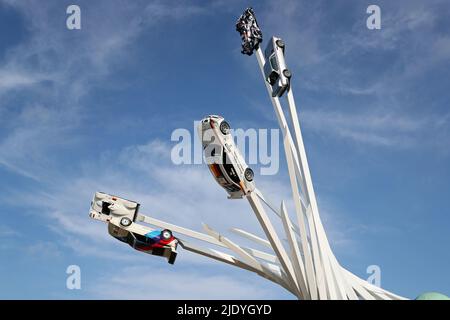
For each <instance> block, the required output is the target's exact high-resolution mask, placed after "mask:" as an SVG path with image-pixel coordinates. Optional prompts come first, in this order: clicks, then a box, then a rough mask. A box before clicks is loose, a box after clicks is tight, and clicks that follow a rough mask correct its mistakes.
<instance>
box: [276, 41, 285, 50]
mask: <svg viewBox="0 0 450 320" xmlns="http://www.w3.org/2000/svg"><path fill="white" fill-rule="evenodd" d="M275 43H276V45H277V46H278V47H280V48H281V49H284V47H285V44H284V41H283V40H281V39H278V40H277V41H275Z"/></svg>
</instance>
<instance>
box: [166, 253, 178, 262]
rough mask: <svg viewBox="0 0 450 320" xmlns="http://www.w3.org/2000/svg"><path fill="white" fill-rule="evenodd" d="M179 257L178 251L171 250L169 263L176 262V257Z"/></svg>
mask: <svg viewBox="0 0 450 320" xmlns="http://www.w3.org/2000/svg"><path fill="white" fill-rule="evenodd" d="M176 258H177V253H176V252H171V253H170V257H169V261H168V262H169V263H170V264H174V263H175V259H176Z"/></svg>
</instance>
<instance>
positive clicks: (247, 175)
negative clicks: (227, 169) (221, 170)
mask: <svg viewBox="0 0 450 320" xmlns="http://www.w3.org/2000/svg"><path fill="white" fill-rule="evenodd" d="M254 176H255V174H254V173H253V170H252V169H250V168H247V169H245V171H244V178H245V180H247V181H249V182H251V181H253V177H254Z"/></svg>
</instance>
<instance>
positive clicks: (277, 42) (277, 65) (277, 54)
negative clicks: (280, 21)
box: [264, 37, 292, 97]
mask: <svg viewBox="0 0 450 320" xmlns="http://www.w3.org/2000/svg"><path fill="white" fill-rule="evenodd" d="M284 47H285V44H284V42H283V40H281V39H280V38H276V37H272V38H271V39H270V41H269V43H268V45H267V48H266V50H265V51H264V56H265V59H266V63H265V64H264V75H265V77H266V81H267V82H268V83H269V84H270V85H271V87H272V97H281V96H282V95H283V93H284V92H285V91H286V90H289V87H290V85H291V77H292V74H291V72H290V71H289V69H288V68H287V67H286V61H285V59H284Z"/></svg>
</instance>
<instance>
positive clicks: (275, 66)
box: [269, 52, 280, 71]
mask: <svg viewBox="0 0 450 320" xmlns="http://www.w3.org/2000/svg"><path fill="white" fill-rule="evenodd" d="M269 61H270V64H271V65H272V68H273V69H274V70H277V71H279V69H280V68H279V67H278V63H277V58H276V54H275V52H274V53H273V54H272V55H271V56H270V59H269Z"/></svg>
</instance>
